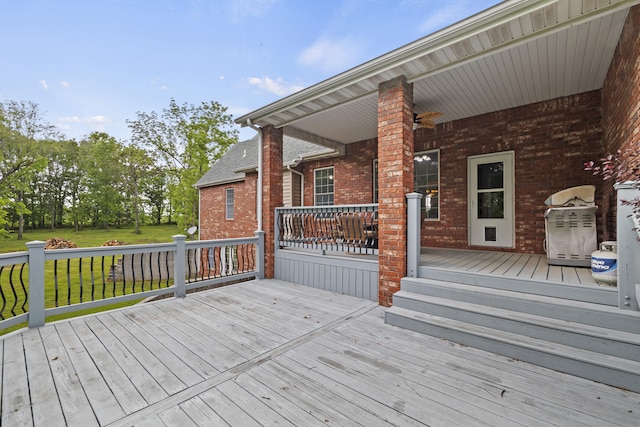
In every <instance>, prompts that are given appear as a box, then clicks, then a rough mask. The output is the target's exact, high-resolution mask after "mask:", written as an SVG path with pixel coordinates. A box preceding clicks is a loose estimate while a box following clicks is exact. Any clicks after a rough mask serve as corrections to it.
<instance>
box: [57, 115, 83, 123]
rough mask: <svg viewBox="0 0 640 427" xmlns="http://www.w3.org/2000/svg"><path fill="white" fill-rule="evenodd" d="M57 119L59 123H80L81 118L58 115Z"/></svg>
mask: <svg viewBox="0 0 640 427" xmlns="http://www.w3.org/2000/svg"><path fill="white" fill-rule="evenodd" d="M58 121H59V122H61V123H80V121H81V120H80V117H78V116H72V117H69V116H67V117H60V118H59V119H58Z"/></svg>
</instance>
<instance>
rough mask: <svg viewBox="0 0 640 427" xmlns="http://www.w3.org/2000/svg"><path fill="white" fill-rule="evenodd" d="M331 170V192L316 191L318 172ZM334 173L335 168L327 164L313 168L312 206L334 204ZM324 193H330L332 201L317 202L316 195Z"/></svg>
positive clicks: (324, 194)
mask: <svg viewBox="0 0 640 427" xmlns="http://www.w3.org/2000/svg"><path fill="white" fill-rule="evenodd" d="M329 169H330V170H331V175H330V176H331V177H332V178H331V179H332V181H333V185H332V186H333V188H332V189H333V191H331V192H326V193H318V191H317V189H318V172H321V171H326V170H329ZM335 183H336V175H335V169H334V167H333V166H327V167H325V168H318V169H314V170H313V205H314V206H331V205H333V204H335V200H336V199H335V197H336V184H335ZM326 195H331V200H332V203H321V204H318V196H326Z"/></svg>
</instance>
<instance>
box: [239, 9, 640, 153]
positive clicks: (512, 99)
mask: <svg viewBox="0 0 640 427" xmlns="http://www.w3.org/2000/svg"><path fill="white" fill-rule="evenodd" d="M639 3H640V0H634V1H631V0H555V1H552V0H547V1H507V2H503V3H501V4H500V5H498V6H496V7H494V8H492V9H488V10H487V11H485V12H483V13H480V14H478V15H476V16H475V17H472V18H470V19H469V20H467V21H463V22H461V23H460V24H456V25H454V26H452V27H450V29H445V30H443V31H442V32H439V33H435V34H434V35H432V36H429V37H426V38H424V39H421V40H418V41H416V42H414V43H412V44H409V45H407V46H405V47H403V48H400V49H397V50H396V51H392V52H390V53H388V54H386V55H383V56H382V57H380V58H377V59H376V60H373V61H370V62H369V63H365V64H363V65H361V66H359V67H356V68H354V69H352V70H349V71H347V72H345V73H343V74H341V75H338V76H336V77H334V78H332V79H329V80H327V81H325V82H321V83H318V84H317V85H315V86H312V87H310V88H308V89H305V90H302V91H301V92H298V93H296V94H294V95H291V96H289V97H287V98H284V99H282V100H280V101H277V102H275V103H273V104H270V105H268V106H266V107H263V108H261V109H259V110H256V111H255V112H253V113H250V114H248V115H245V116H243V117H241V118H239V119H238V120H237V122H238V123H241V124H243V125H244V124H246V120H247V119H251V120H252V121H253V122H254V123H256V124H259V125H261V126H264V125H269V124H271V125H273V126H275V127H283V126H292V127H295V128H297V129H300V130H302V131H305V132H309V133H313V134H316V135H320V136H322V137H325V138H328V139H331V140H334V141H338V142H342V143H351V142H356V141H360V140H363V139H368V138H375V137H376V136H377V93H378V85H379V84H380V83H382V82H384V81H387V80H390V79H393V78H395V77H398V76H401V75H404V76H406V77H407V80H408V81H409V82H412V83H413V84H414V104H415V110H416V112H421V111H440V112H442V113H443V116H442V117H441V118H439V119H437V120H435V121H436V122H447V121H451V120H456V119H461V118H466V117H472V116H476V115H480V114H485V113H489V112H492V111H498V110H503V109H506V108H513V107H517V106H521V105H526V104H530V103H534V102H540V101H543V100H547V99H553V98H557V97H560V96H566V95H571V94H577V93H582V92H586V91H590V90H594V89H599V88H601V87H602V84H603V82H604V78H605V76H606V73H607V70H608V68H609V64H610V63H611V59H612V57H613V53H614V50H615V47H616V45H617V42H618V39H619V37H620V33H621V31H622V27H623V25H624V21H625V19H626V16H627V14H628V9H629V8H630V7H631V6H633V5H635V4H639ZM474 18H475V19H474ZM352 75H353V76H352Z"/></svg>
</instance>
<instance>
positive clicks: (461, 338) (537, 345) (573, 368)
mask: <svg viewBox="0 0 640 427" xmlns="http://www.w3.org/2000/svg"><path fill="white" fill-rule="evenodd" d="M385 322H386V323H388V324H391V325H395V326H399V327H402V328H405V329H410V330H413V331H416V332H420V333H425V334H428V335H432V336H436V337H440V338H445V339H448V340H450V341H453V342H457V343H461V344H465V345H468V346H471V347H475V348H479V349H483V350H486V351H490V352H493V353H498V354H502V355H504V356H507V357H511V358H514V359H518V360H522V361H526V362H529V363H533V364H536V365H540V366H544V367H547V368H550V369H554V370H557V371H560V372H566V373H569V374H572V375H576V376H580V377H583V378H588V379H591V380H594V381H598V382H602V383H605V384H610V385H613V386H616V387H621V388H624V389H627V390H632V391H635V392H640V362H638V361H635V360H628V359H623V358H620V357H614V356H609V355H606V354H602V353H599V352H596V351H590V350H585V349H581V348H576V347H572V346H568V345H564V344H560V343H554V342H549V341H547V340H543V339H539V338H532V337H528V336H524V335H520V334H517V333H513V332H508V331H503V330H498V329H494V328H490V327H486V326H481V325H477V324H473V323H468V322H465V321H462V320H457V319H454V318H451V317H447V318H445V317H441V316H437V315H434V314H427V313H421V312H418V311H414V310H409V309H407V308H402V307H398V306H393V307H390V308H389V309H387V310H386V312H385Z"/></svg>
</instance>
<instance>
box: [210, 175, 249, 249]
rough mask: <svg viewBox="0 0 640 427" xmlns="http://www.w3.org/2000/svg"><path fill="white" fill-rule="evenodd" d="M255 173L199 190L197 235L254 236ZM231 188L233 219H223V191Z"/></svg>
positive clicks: (224, 195)
mask: <svg viewBox="0 0 640 427" xmlns="http://www.w3.org/2000/svg"><path fill="white" fill-rule="evenodd" d="M257 180H258V174H257V173H254V174H248V175H247V177H246V179H245V180H244V181H241V182H234V183H232V184H225V185H218V186H215V187H206V188H203V189H201V190H200V238H201V239H202V240H209V239H229V238H235V237H253V232H254V231H256V229H257V227H258V222H257V220H256V183H257ZM227 188H233V189H234V203H235V207H234V219H232V220H229V219H226V214H225V213H226V212H225V208H226V190H227Z"/></svg>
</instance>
